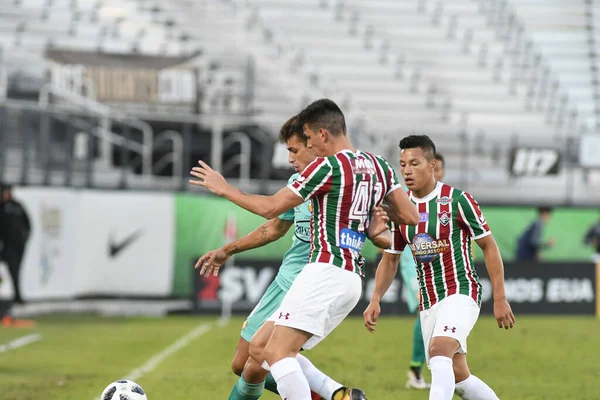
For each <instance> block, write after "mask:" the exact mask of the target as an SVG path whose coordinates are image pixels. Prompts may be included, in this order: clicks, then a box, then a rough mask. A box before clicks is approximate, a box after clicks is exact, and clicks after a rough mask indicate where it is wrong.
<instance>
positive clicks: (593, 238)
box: [583, 218, 600, 262]
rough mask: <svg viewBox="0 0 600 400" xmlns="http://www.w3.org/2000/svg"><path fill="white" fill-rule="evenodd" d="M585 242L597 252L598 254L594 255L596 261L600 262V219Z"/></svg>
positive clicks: (593, 225) (590, 230) (588, 232)
mask: <svg viewBox="0 0 600 400" xmlns="http://www.w3.org/2000/svg"><path fill="white" fill-rule="evenodd" d="M583 241H584V242H585V244H587V245H588V246H592V247H593V248H594V251H595V252H596V254H594V261H595V262H600V218H598V221H596V222H595V223H593V224H592V225H591V226H590V229H589V230H588V231H587V233H586V234H585V238H584V239H583Z"/></svg>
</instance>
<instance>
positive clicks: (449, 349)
mask: <svg viewBox="0 0 600 400" xmlns="http://www.w3.org/2000/svg"><path fill="white" fill-rule="evenodd" d="M458 348H459V344H458V341H457V340H456V339H453V338H450V337H444V336H439V337H435V338H433V340H432V342H431V344H430V345H429V357H430V358H431V357H436V356H443V357H448V358H453V357H454V354H456V351H457V350H458Z"/></svg>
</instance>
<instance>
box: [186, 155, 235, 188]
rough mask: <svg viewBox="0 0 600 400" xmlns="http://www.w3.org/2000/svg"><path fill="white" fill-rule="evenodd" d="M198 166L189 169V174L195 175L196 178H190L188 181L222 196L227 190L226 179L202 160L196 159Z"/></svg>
mask: <svg viewBox="0 0 600 400" xmlns="http://www.w3.org/2000/svg"><path fill="white" fill-rule="evenodd" d="M198 164H199V165H200V166H199V167H194V168H192V170H191V171H190V175H192V176H195V177H196V178H198V180H195V179H190V183H191V184H192V185H196V186H202V187H205V188H207V189H208V190H210V191H211V192H213V193H214V194H216V195H218V196H223V194H224V193H225V191H226V190H227V181H226V180H225V178H223V175H221V174H220V173H218V172H217V171H215V170H214V169H212V168H211V167H209V166H208V164H206V163H205V162H204V161H202V160H200V161H198Z"/></svg>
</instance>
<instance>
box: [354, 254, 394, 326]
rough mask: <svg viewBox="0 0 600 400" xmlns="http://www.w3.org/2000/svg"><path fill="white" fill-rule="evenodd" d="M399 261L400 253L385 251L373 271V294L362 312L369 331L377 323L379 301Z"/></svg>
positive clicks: (389, 283) (388, 285) (386, 289)
mask: <svg viewBox="0 0 600 400" xmlns="http://www.w3.org/2000/svg"><path fill="white" fill-rule="evenodd" d="M399 261H400V254H392V253H388V252H385V253H383V257H382V258H381V261H379V265H378V266H377V270H376V271H375V287H374V288H373V294H372V295H371V302H370V303H369V305H368V306H367V309H366V310H365V312H364V313H363V318H364V321H365V327H366V328H367V329H368V330H369V332H371V333H374V332H375V325H377V319H378V318H379V314H380V313H381V307H380V306H379V303H380V302H381V298H382V297H383V295H384V294H385V292H387V291H388V289H389V288H390V286H391V284H392V282H393V281H394V277H395V276H396V273H397V272H398V262H399Z"/></svg>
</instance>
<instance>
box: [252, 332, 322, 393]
mask: <svg viewBox="0 0 600 400" xmlns="http://www.w3.org/2000/svg"><path fill="white" fill-rule="evenodd" d="M311 337H312V334H310V333H308V332H305V331H301V330H299V329H295V328H290V327H287V326H281V325H278V326H275V328H274V329H273V334H272V335H271V338H270V339H269V342H268V343H267V346H266V347H265V350H264V351H263V356H264V358H265V360H266V363H267V365H268V368H270V370H271V373H272V374H273V377H274V378H275V380H276V381H277V389H278V390H279V394H280V395H281V398H283V399H287V400H312V399H311V395H310V386H309V384H308V380H307V379H306V377H305V376H304V374H303V373H302V367H301V366H300V363H299V362H298V360H297V359H296V355H297V354H298V353H299V352H300V349H301V348H302V346H303V345H304V344H305V343H306V341H307V340H308V339H310V338H311Z"/></svg>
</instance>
